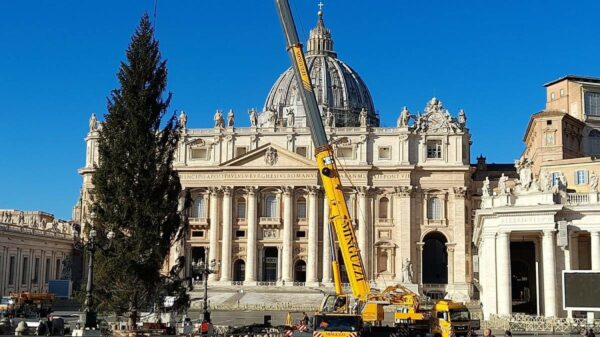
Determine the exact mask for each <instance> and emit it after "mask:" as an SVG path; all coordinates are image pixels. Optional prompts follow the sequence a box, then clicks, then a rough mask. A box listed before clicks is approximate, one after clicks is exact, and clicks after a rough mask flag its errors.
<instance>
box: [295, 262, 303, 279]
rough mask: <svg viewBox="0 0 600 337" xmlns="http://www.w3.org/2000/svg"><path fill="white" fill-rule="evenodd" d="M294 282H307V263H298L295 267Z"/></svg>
mask: <svg viewBox="0 0 600 337" xmlns="http://www.w3.org/2000/svg"><path fill="white" fill-rule="evenodd" d="M294 282H306V262H304V261H303V260H298V261H296V264H295V265H294Z"/></svg>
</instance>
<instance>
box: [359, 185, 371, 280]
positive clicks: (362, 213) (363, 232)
mask: <svg viewBox="0 0 600 337" xmlns="http://www.w3.org/2000/svg"><path fill="white" fill-rule="evenodd" d="M367 192H368V187H364V186H361V187H358V249H359V250H360V257H361V258H362V260H363V263H364V265H365V270H366V272H367V275H371V272H370V268H369V267H370V266H369V265H370V263H369V255H368V248H369V247H368V242H369V222H368V214H367V211H368V209H367Z"/></svg>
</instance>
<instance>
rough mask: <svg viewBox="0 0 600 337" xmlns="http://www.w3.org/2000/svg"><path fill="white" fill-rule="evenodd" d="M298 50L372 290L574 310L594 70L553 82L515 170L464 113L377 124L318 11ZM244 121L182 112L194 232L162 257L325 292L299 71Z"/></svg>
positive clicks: (586, 235)
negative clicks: (565, 292)
mask: <svg viewBox="0 0 600 337" xmlns="http://www.w3.org/2000/svg"><path fill="white" fill-rule="evenodd" d="M306 58H307V63H308V66H309V68H310V75H311V78H312V81H313V84H314V86H315V92H316V95H317V101H318V104H319V107H320V110H321V116H322V118H323V122H324V125H325V126H326V131H327V134H328V136H329V137H330V140H331V143H332V144H334V148H335V152H336V154H337V159H338V161H339V167H340V170H341V173H342V180H343V184H344V188H345V190H344V192H345V194H346V198H347V202H348V204H349V210H350V213H351V216H352V218H353V219H354V224H355V227H356V231H357V236H358V241H359V247H360V251H361V254H362V257H363V259H364V261H365V266H366V268H367V271H368V275H369V276H370V279H371V280H372V281H373V282H374V283H376V284H377V286H379V287H383V286H385V285H390V284H393V283H403V284H406V285H408V286H410V287H412V288H413V289H419V291H421V292H422V293H423V294H426V295H430V296H432V297H433V296H447V297H450V298H453V299H457V300H465V301H466V300H470V299H480V300H481V303H482V305H483V310H484V314H485V317H486V318H489V317H490V315H497V314H500V315H508V314H512V313H514V312H522V313H528V314H539V315H545V316H566V315H573V313H572V312H565V311H563V310H562V306H561V277H560V274H561V271H562V270H565V269H594V270H600V201H599V197H598V192H597V191H598V190H597V187H598V175H599V174H600V162H599V161H598V160H596V159H595V156H597V155H598V154H600V129H599V126H600V125H599V124H600V79H597V78H585V77H576V76H568V77H565V78H562V79H559V80H557V81H554V82H551V83H548V84H547V85H546V88H547V92H548V99H547V105H546V109H545V110H543V111H541V112H539V113H536V114H534V115H533V116H532V118H531V121H530V123H529V125H528V126H527V128H526V132H525V137H524V141H525V143H526V149H525V151H524V152H523V155H522V156H521V158H520V159H519V160H517V161H516V162H515V165H512V164H510V165H506V164H487V163H486V162H485V158H483V157H480V158H479V159H478V162H477V164H475V165H470V162H469V160H470V157H471V154H470V145H471V136H470V133H469V129H468V128H467V117H466V114H465V112H464V111H463V110H459V109H456V111H455V112H454V113H452V114H451V113H450V112H449V111H448V110H447V109H446V108H445V107H444V106H443V104H442V102H441V101H440V100H439V99H437V98H432V99H431V100H430V101H428V102H424V110H423V113H418V114H412V113H411V112H410V111H409V109H408V108H406V107H405V108H403V109H399V110H401V111H400V112H399V113H398V119H397V125H396V126H395V127H381V126H380V124H379V116H378V113H377V111H376V109H375V105H374V103H373V100H372V98H371V95H370V93H369V89H368V87H367V85H366V84H365V82H364V81H363V80H362V79H361V77H360V76H359V75H358V73H357V72H356V71H355V70H354V69H352V68H351V67H350V66H348V65H347V64H346V63H344V62H343V61H341V60H340V59H339V58H338V56H337V54H336V53H335V51H334V48H333V40H332V38H331V33H330V31H329V30H328V29H327V28H326V27H325V25H324V22H323V18H322V12H319V18H318V22H317V26H316V27H315V28H313V29H312V30H311V32H310V37H309V40H308V43H307V56H306ZM416 108H420V107H416ZM243 115H244V116H243V119H246V118H249V119H250V123H249V124H250V126H249V127H237V126H236V124H237V123H236V121H239V119H240V118H242V117H241V116H239V115H236V114H235V113H234V112H233V111H229V112H228V113H223V112H221V111H217V112H216V113H215V115H214V127H212V128H206V129H193V128H187V120H188V116H187V115H186V114H185V113H182V114H181V116H180V123H181V124H182V125H183V128H182V131H181V132H182V137H181V140H180V143H179V147H178V151H177V153H176V159H175V164H174V166H175V169H176V170H177V171H178V172H179V175H180V178H181V183H182V185H183V188H184V189H185V190H188V191H189V192H190V193H191V195H192V197H193V201H194V202H193V209H192V210H191V212H190V214H189V219H190V225H191V229H190V233H189V235H188V237H187V238H186V239H185V241H184V242H182V243H181V244H179V245H176V246H175V247H174V248H173V249H172V254H171V255H172V256H171V257H170V263H173V261H175V259H176V258H177V257H178V256H186V257H187V261H188V266H187V270H186V273H187V274H188V275H192V276H197V275H195V270H194V265H195V264H196V262H197V261H200V260H203V261H206V260H212V259H216V260H219V261H220V262H221V268H220V271H219V273H218V274H212V275H211V278H210V279H209V281H210V282H211V283H212V284H218V285H222V286H231V287H239V286H244V287H248V286H250V287H274V286H280V287H290V289H297V290H298V291H299V292H301V291H303V289H305V288H303V287H331V286H332V272H331V269H330V261H331V259H332V255H331V254H332V253H331V250H330V247H331V245H333V244H335V243H334V242H331V241H330V236H329V230H330V227H329V226H328V225H327V223H325V222H324V219H326V217H327V214H328V209H327V207H328V206H327V202H326V200H325V196H324V195H323V190H322V188H321V186H320V181H319V175H318V172H317V170H316V165H315V162H314V159H313V151H314V149H313V145H312V142H311V137H310V130H309V128H308V127H307V125H306V119H305V112H304V109H303V106H302V104H301V100H300V97H299V96H298V91H297V88H296V82H295V79H294V73H293V71H292V69H291V68H290V69H288V70H286V71H285V72H284V73H283V74H281V76H280V77H279V78H278V79H277V81H276V82H275V84H274V85H273V87H272V89H271V91H270V92H269V93H268V96H267V98H266V101H265V105H264V108H263V109H262V110H261V111H255V110H251V111H249V112H248V115H247V116H246V114H245V113H244V114H243ZM190 117H191V120H193V119H194V115H191V116H190ZM244 124H245V123H244ZM99 128H101V124H97V123H96V120H95V117H92V120H91V121H90V132H89V134H88V136H87V138H86V144H87V158H86V165H85V167H84V168H82V169H81V170H80V173H81V175H82V176H83V189H82V198H81V201H80V203H78V205H77V206H76V208H75V212H74V213H75V215H74V218H76V219H79V218H82V219H86V218H88V216H89V212H90V205H91V198H90V196H91V193H92V191H93V186H92V183H91V181H92V179H91V178H92V175H93V173H94V165H95V164H97V163H98V151H97V148H98V138H99ZM337 254H338V255H339V252H338V253H337ZM342 275H343V276H345V275H344V273H342Z"/></svg>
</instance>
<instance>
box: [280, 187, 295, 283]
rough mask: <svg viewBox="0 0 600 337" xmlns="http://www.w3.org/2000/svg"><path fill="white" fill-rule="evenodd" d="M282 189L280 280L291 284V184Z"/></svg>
mask: <svg viewBox="0 0 600 337" xmlns="http://www.w3.org/2000/svg"><path fill="white" fill-rule="evenodd" d="M282 190H283V235H282V236H283V249H282V252H281V255H282V256H281V258H282V261H281V280H282V281H283V282H284V283H289V285H292V281H293V278H292V260H293V252H294V249H293V246H292V245H293V242H292V237H293V230H294V228H293V213H292V195H293V193H294V187H293V186H284V187H282Z"/></svg>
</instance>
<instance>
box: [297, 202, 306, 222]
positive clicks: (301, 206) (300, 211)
mask: <svg viewBox="0 0 600 337" xmlns="http://www.w3.org/2000/svg"><path fill="white" fill-rule="evenodd" d="M296 208H297V210H296V214H297V216H296V217H297V218H298V219H306V201H304V200H302V201H298V203H297V204H296Z"/></svg>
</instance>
